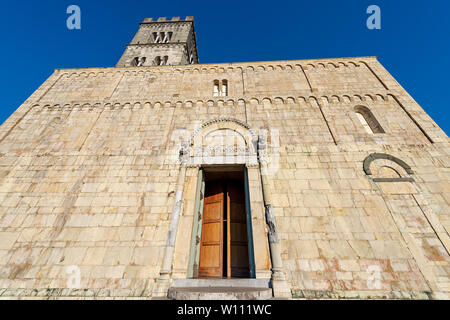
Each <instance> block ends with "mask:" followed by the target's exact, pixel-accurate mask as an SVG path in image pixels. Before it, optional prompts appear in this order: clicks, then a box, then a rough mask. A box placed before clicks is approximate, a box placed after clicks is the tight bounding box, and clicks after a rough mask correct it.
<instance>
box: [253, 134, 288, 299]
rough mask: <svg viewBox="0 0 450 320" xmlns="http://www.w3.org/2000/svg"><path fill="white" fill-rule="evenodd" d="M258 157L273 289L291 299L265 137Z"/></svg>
mask: <svg viewBox="0 0 450 320" xmlns="http://www.w3.org/2000/svg"><path fill="white" fill-rule="evenodd" d="M258 157H259V162H260V170H261V182H262V192H263V197H264V207H265V213H266V223H267V226H268V228H269V231H268V236H269V247H270V257H271V261H272V288H273V295H274V297H275V298H291V297H292V294H291V289H290V286H289V283H288V282H287V281H286V275H285V274H284V271H283V261H282V260H281V249H280V241H279V239H278V232H277V223H276V220H275V215H274V212H273V204H272V203H273V202H272V188H271V186H270V183H269V173H268V167H267V159H266V144H265V140H263V137H261V136H260V138H259V141H258Z"/></svg>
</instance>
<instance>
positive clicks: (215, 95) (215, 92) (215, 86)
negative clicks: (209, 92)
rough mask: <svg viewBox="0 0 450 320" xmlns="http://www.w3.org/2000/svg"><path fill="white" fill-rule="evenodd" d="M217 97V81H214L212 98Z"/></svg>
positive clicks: (218, 92)
mask: <svg viewBox="0 0 450 320" xmlns="http://www.w3.org/2000/svg"><path fill="white" fill-rule="evenodd" d="M218 96H220V91H219V80H214V89H213V97H218Z"/></svg>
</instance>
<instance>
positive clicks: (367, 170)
mask: <svg viewBox="0 0 450 320" xmlns="http://www.w3.org/2000/svg"><path fill="white" fill-rule="evenodd" d="M377 159H384V160H390V161H393V162H395V163H397V164H398V165H399V166H401V167H402V168H403V169H405V171H406V173H408V174H414V172H413V171H412V169H411V167H410V166H409V165H408V164H406V162H404V161H403V160H400V159H399V158H396V157H394V156H391V155H389V154H386V153H372V154H371V155H369V156H368V157H367V158H366V159H365V160H364V163H363V169H364V172H365V173H366V175H368V176H370V175H372V171H371V170H370V164H371V163H372V162H373V161H374V160H377Z"/></svg>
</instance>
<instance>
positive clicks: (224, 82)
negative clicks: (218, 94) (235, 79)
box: [222, 80, 228, 97]
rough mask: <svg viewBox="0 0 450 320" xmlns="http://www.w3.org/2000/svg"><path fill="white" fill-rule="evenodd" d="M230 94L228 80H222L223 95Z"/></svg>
mask: <svg viewBox="0 0 450 320" xmlns="http://www.w3.org/2000/svg"><path fill="white" fill-rule="evenodd" d="M226 96H228V80H222V97H226Z"/></svg>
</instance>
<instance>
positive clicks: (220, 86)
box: [213, 80, 228, 97]
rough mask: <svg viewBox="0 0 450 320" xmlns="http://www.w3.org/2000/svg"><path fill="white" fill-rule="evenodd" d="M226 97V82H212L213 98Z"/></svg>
mask: <svg viewBox="0 0 450 320" xmlns="http://www.w3.org/2000/svg"><path fill="white" fill-rule="evenodd" d="M226 96H228V80H222V82H219V80H214V89H213V97H226Z"/></svg>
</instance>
